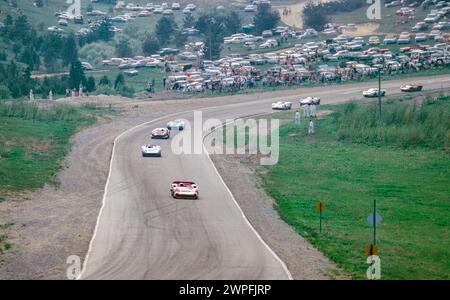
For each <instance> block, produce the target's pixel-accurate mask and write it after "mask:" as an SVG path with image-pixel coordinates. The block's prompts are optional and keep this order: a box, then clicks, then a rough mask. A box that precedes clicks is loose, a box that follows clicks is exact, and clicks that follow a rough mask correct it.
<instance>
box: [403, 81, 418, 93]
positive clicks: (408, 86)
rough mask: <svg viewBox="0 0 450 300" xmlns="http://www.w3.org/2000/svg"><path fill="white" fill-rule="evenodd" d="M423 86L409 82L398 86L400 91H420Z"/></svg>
mask: <svg viewBox="0 0 450 300" xmlns="http://www.w3.org/2000/svg"><path fill="white" fill-rule="evenodd" d="M422 88H423V85H421V84H419V83H411V84H405V85H402V86H401V87H400V91H402V92H420V91H421V90H422Z"/></svg>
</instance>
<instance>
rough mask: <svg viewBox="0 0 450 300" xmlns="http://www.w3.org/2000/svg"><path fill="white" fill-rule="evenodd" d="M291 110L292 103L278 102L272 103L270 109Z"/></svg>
mask: <svg viewBox="0 0 450 300" xmlns="http://www.w3.org/2000/svg"><path fill="white" fill-rule="evenodd" d="M291 108H292V102H285V101H278V102H275V103H272V109H277V110H289V109H291Z"/></svg>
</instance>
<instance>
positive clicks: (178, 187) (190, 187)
mask: <svg viewBox="0 0 450 300" xmlns="http://www.w3.org/2000/svg"><path fill="white" fill-rule="evenodd" d="M170 194H171V195H172V197H174V198H190V199H198V187H197V185H196V184H195V182H192V181H174V182H172V187H171V188H170Z"/></svg>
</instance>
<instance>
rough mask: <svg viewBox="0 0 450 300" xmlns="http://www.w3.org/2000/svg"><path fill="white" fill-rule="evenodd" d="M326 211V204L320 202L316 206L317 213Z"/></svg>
mask: <svg viewBox="0 0 450 300" xmlns="http://www.w3.org/2000/svg"><path fill="white" fill-rule="evenodd" d="M324 210H325V204H324V203H322V202H319V203H317V204H316V211H317V212H318V213H321V212H323V211H324Z"/></svg>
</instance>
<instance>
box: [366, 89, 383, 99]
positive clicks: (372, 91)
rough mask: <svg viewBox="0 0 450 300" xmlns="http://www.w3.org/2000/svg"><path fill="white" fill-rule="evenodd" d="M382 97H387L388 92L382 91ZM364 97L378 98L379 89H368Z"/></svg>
mask: <svg viewBox="0 0 450 300" xmlns="http://www.w3.org/2000/svg"><path fill="white" fill-rule="evenodd" d="M380 95H381V97H383V96H384V95H386V90H383V89H381V90H380ZM363 96H364V97H369V98H370V97H378V88H371V89H368V90H367V91H364V92H363Z"/></svg>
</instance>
